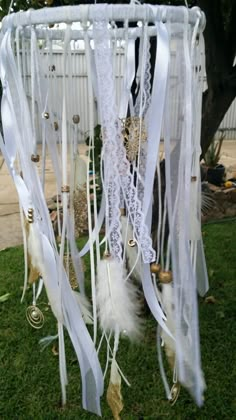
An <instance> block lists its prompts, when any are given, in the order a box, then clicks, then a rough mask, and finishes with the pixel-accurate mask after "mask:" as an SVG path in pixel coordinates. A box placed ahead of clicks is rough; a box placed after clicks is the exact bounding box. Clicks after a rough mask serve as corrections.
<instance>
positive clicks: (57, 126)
mask: <svg viewBox="0 0 236 420" xmlns="http://www.w3.org/2000/svg"><path fill="white" fill-rule="evenodd" d="M53 125H54V130H55V131H58V128H59V125H58V122H57V121H54V123H53Z"/></svg>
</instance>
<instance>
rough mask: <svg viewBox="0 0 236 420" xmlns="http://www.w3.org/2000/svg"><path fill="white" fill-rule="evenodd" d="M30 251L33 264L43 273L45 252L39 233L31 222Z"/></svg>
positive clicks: (29, 234)
mask: <svg viewBox="0 0 236 420" xmlns="http://www.w3.org/2000/svg"><path fill="white" fill-rule="evenodd" d="M28 252H29V255H30V260H31V265H32V266H33V267H34V268H36V269H37V270H38V272H39V273H42V272H43V267H44V263H43V252H42V246H41V242H40V239H39V234H38V231H37V229H36V227H35V225H34V223H29V233H28Z"/></svg>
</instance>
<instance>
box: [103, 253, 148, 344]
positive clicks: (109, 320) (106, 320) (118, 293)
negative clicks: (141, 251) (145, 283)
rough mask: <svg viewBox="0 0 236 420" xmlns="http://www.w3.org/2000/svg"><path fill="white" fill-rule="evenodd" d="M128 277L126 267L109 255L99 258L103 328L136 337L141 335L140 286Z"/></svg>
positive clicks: (106, 330)
mask: <svg viewBox="0 0 236 420" xmlns="http://www.w3.org/2000/svg"><path fill="white" fill-rule="evenodd" d="M126 277H127V272H126V270H125V268H124V267H123V266H122V264H120V263H119V262H117V261H116V260H114V259H112V258H109V259H106V260H102V261H100V263H99V264H98V269H97V305H98V317H99V320H100V325H101V328H102V330H103V331H105V332H107V333H109V332H115V331H116V330H117V328H119V330H120V332H121V333H122V332H123V333H124V334H126V335H128V336H129V337H130V338H135V337H137V336H139V334H140V319H139V317H138V313H139V302H138V299H137V298H138V295H137V289H136V288H135V286H134V285H133V284H132V283H131V282H130V281H124V280H125V278H126Z"/></svg>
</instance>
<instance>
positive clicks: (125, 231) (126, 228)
mask: <svg viewBox="0 0 236 420" xmlns="http://www.w3.org/2000/svg"><path fill="white" fill-rule="evenodd" d="M121 226H122V239H123V243H124V246H125V254H126V258H127V265H128V269H129V272H131V271H132V276H133V277H134V278H135V279H136V280H137V281H139V282H140V283H141V282H142V279H141V272H142V259H141V255H139V257H138V247H137V246H134V247H131V246H129V244H128V242H129V240H130V239H133V235H134V232H133V228H132V226H131V224H130V223H128V218H127V217H126V216H121Z"/></svg>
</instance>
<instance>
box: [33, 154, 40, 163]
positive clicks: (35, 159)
mask: <svg viewBox="0 0 236 420" xmlns="http://www.w3.org/2000/svg"><path fill="white" fill-rule="evenodd" d="M39 159H40V157H39V155H34V154H32V155H31V160H32V162H39Z"/></svg>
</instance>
